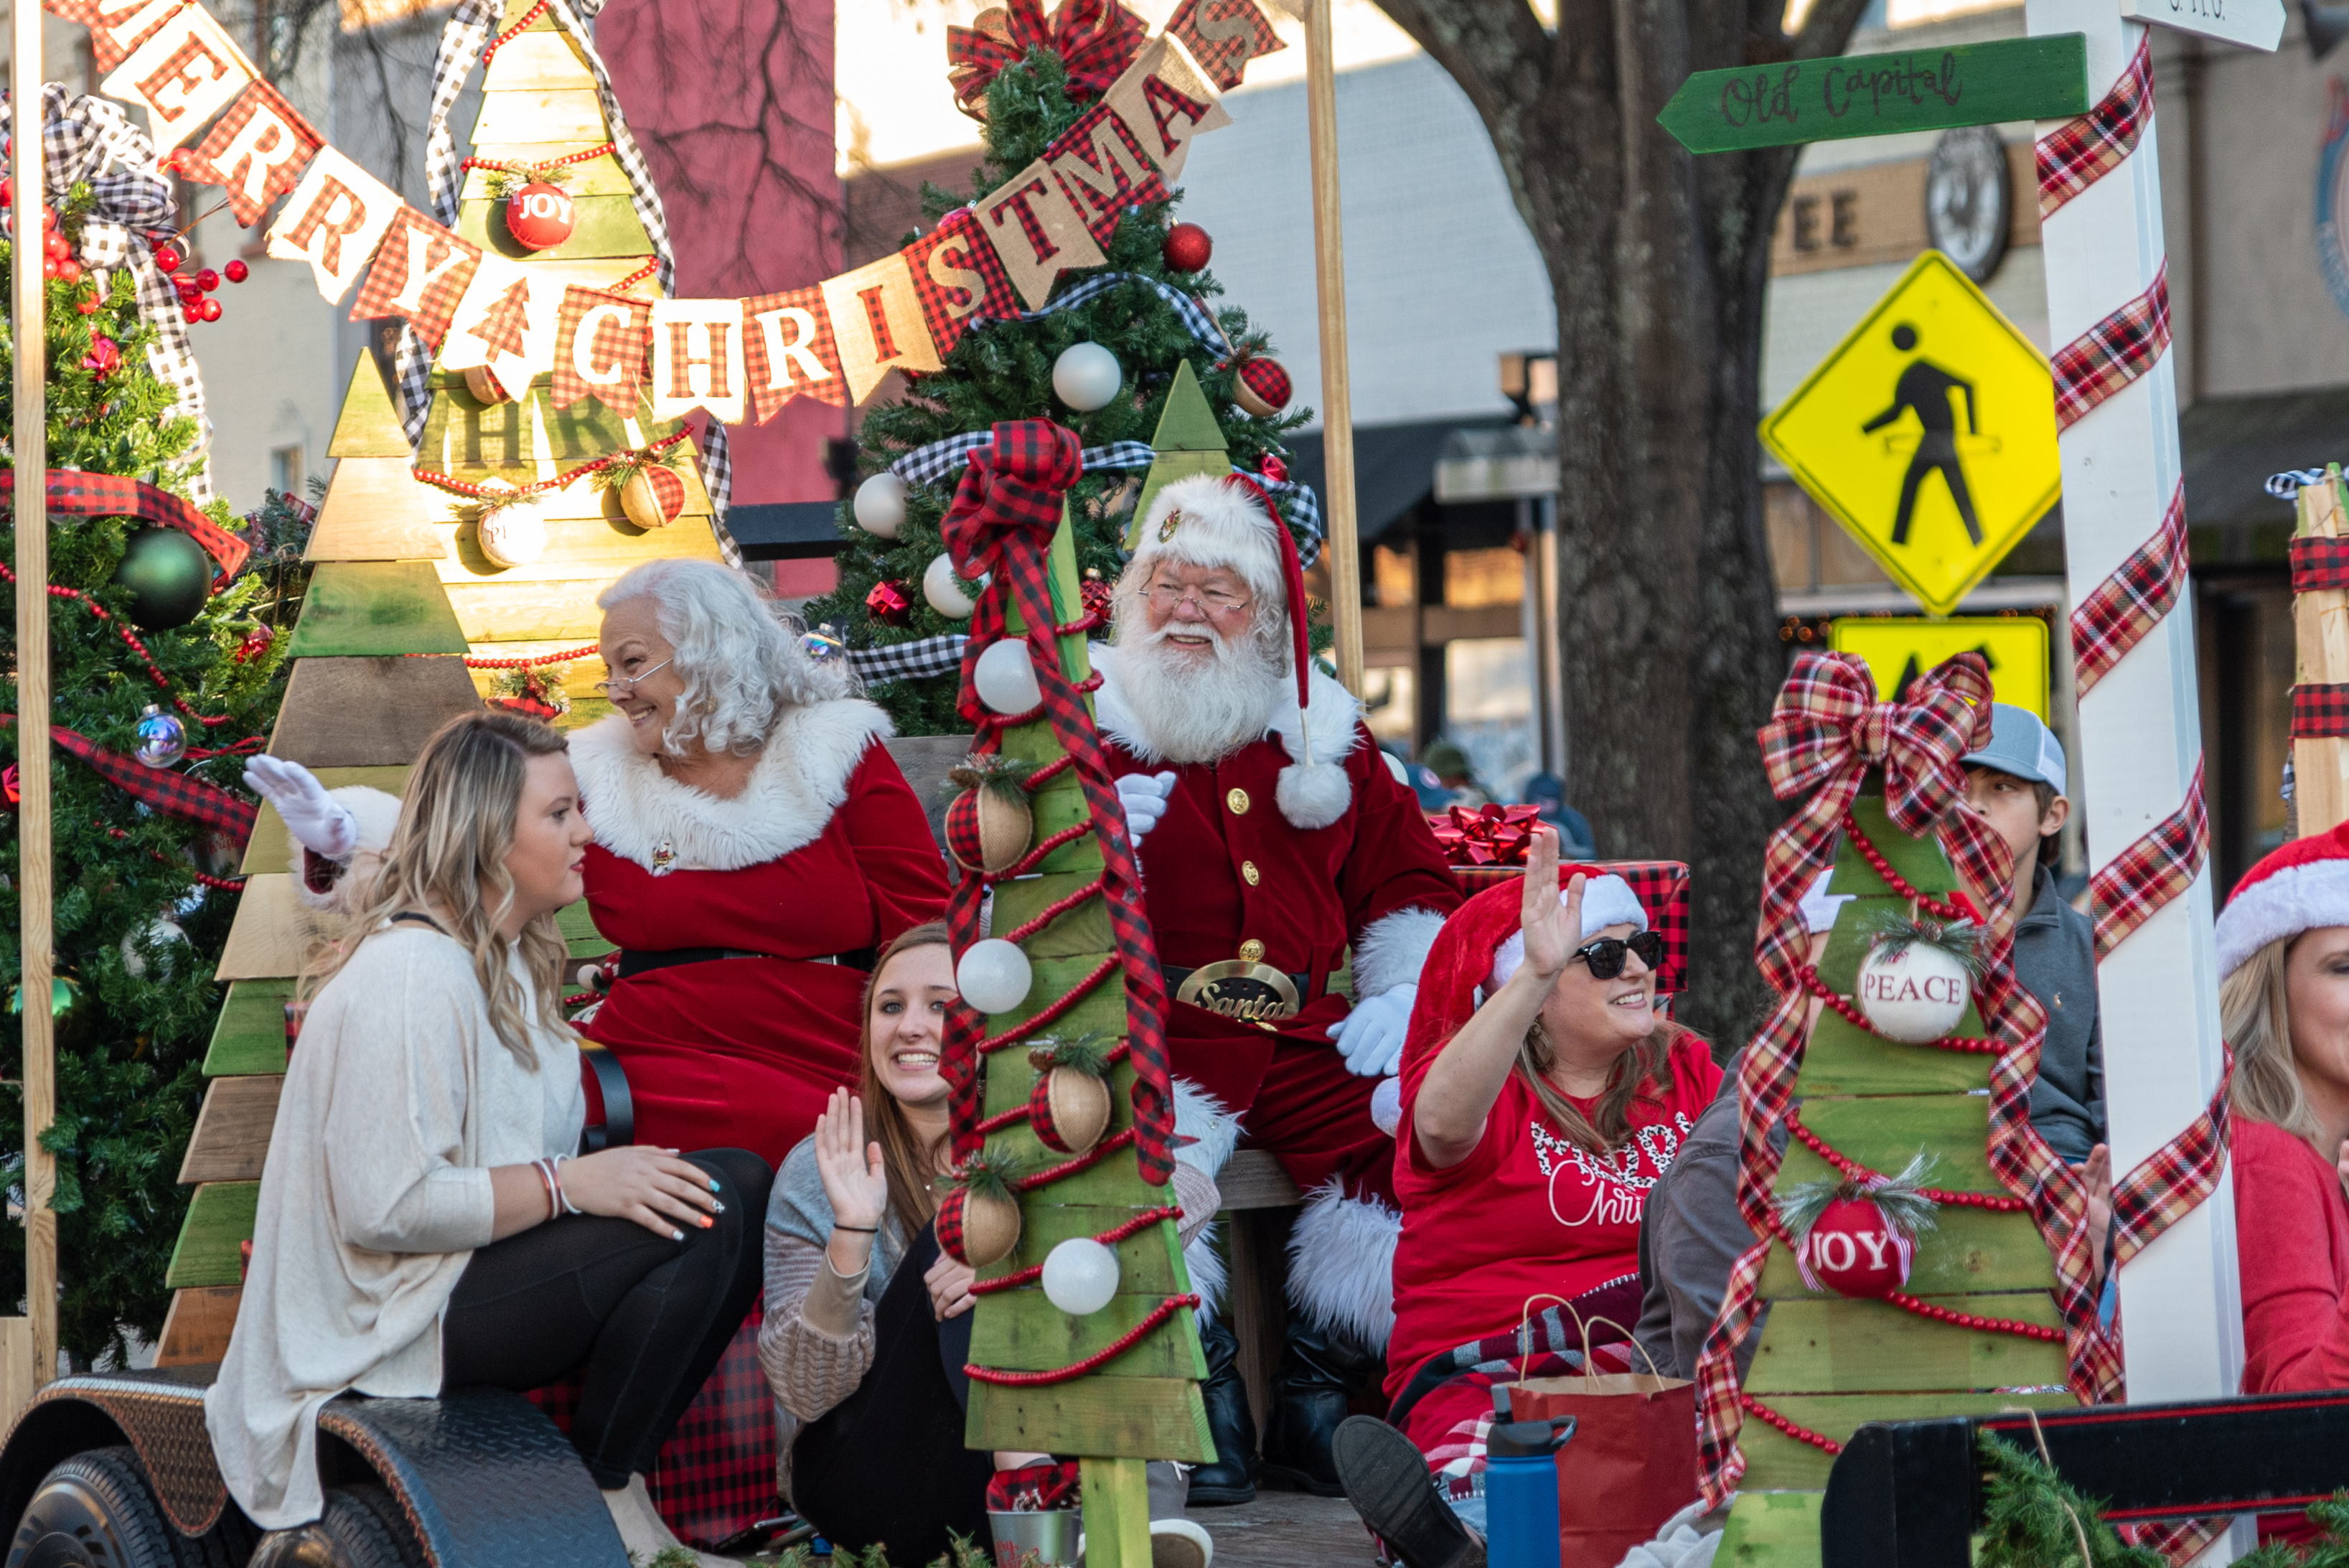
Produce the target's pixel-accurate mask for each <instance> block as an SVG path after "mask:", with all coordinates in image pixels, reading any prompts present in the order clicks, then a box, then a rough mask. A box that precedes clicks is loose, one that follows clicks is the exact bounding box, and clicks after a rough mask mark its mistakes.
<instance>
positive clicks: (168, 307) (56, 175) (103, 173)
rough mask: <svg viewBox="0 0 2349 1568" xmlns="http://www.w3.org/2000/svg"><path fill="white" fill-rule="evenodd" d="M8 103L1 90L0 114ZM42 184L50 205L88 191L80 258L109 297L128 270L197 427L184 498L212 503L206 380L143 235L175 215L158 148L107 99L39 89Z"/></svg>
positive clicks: (156, 360)
mask: <svg viewBox="0 0 2349 1568" xmlns="http://www.w3.org/2000/svg"><path fill="white" fill-rule="evenodd" d="M7 101H8V99H7V95H6V94H5V93H0V112H5V105H6V103H7ZM41 116H42V119H41V183H42V185H43V187H44V188H45V190H46V191H47V195H48V199H49V201H51V202H53V203H57V204H62V203H63V202H64V201H65V199H66V197H67V194H68V193H69V192H70V191H72V190H73V188H74V187H75V186H76V185H78V184H85V183H86V184H88V186H89V188H90V192H91V194H92V196H93V197H94V198H95V199H96V200H95V201H94V203H93V204H92V206H91V208H90V210H89V211H88V215H87V216H86V217H85V218H84V219H83V222H82V231H81V251H80V253H79V255H78V258H77V259H78V260H79V261H80V263H81V264H82V265H83V266H85V267H87V268H88V269H90V272H91V273H92V276H91V278H90V282H91V283H92V284H94V285H95V286H96V287H97V289H98V293H99V294H100V295H101V296H103V295H104V294H105V293H106V291H107V289H108V288H109V286H111V285H110V284H109V282H108V279H107V277H106V273H108V272H109V271H110V270H112V269H114V268H117V267H128V268H129V269H130V277H131V281H132V283H133V284H134V285H135V286H136V287H137V289H138V292H139V315H140V317H141V319H143V320H145V321H147V322H149V323H150V324H151V325H153V326H154V328H155V341H154V342H153V343H151V344H150V345H148V347H147V366H148V368H149V369H150V370H152V371H153V372H154V373H155V376H156V378H157V379H159V380H160V381H161V382H162V383H163V385H165V386H166V387H170V388H171V412H172V413H173V414H175V415H185V416H186V417H187V418H191V419H193V420H194V421H195V422H196V449H195V451H194V452H193V454H192V455H191V458H190V459H188V460H190V461H191V462H193V463H194V464H195V465H196V469H195V474H194V477H193V478H191V480H189V481H188V499H189V500H192V501H194V502H195V503H196V504H197V505H198V506H202V505H204V504H205V503H206V502H208V501H210V500H212V459H211V457H210V456H209V451H210V449H211V446H212V421H211V420H210V419H208V418H206V417H205V414H204V382H203V375H202V371H200V370H199V369H198V368H197V366H196V356H195V355H194V353H193V352H192V351H191V350H190V348H189V347H188V318H187V316H186V315H185V314H184V313H182V312H181V308H180V294H179V290H177V289H176V288H174V287H173V286H172V285H171V280H170V279H169V278H167V277H165V276H164V275H163V269H162V268H160V267H159V266H157V265H156V264H155V255H154V252H153V250H152V249H151V248H150V246H149V244H148V242H147V238H148V236H149V235H150V234H157V233H167V232H170V231H171V226H172V223H171V220H172V218H173V216H174V215H175V214H176V211H177V208H176V207H175V206H174V204H173V202H172V201H171V185H170V184H169V183H168V182H167V181H164V180H163V178H162V177H161V176H160V175H159V174H157V173H156V172H155V144H154V143H153V142H152V141H151V140H150V139H148V135H147V133H146V132H145V131H144V130H141V129H140V128H139V127H138V126H137V125H136V124H135V123H133V122H132V120H131V119H130V118H129V116H128V115H126V114H124V113H123V112H122V110H121V108H119V107H118V106H116V105H114V104H110V103H109V102H107V101H106V100H105V99H103V98H79V97H76V96H75V95H73V94H72V93H69V92H67V90H66V89H65V88H63V87H61V86H60V85H58V84H57V83H56V82H49V83H47V84H45V85H44V86H43V88H41Z"/></svg>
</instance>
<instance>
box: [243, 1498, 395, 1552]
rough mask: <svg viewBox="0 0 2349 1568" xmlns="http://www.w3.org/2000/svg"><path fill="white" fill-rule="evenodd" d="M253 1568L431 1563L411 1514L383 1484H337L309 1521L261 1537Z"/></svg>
mask: <svg viewBox="0 0 2349 1568" xmlns="http://www.w3.org/2000/svg"><path fill="white" fill-rule="evenodd" d="M252 1568H426V1563H425V1559H424V1549H423V1548H422V1547H421V1546H419V1545H418V1544H417V1542H416V1538H415V1536H414V1534H413V1533H412V1532H410V1531H409V1526H408V1521H407V1519H406V1518H405V1517H404V1516H403V1515H402V1514H401V1512H400V1509H399V1505H398V1503H397V1502H394V1501H392V1499H391V1494H390V1493H389V1492H388V1491H384V1489H383V1488H382V1487H380V1486H376V1485H372V1484H369V1485H364V1486H349V1487H336V1488H335V1489H334V1490H333V1491H329V1492H328V1493H326V1511H325V1512H323V1513H321V1514H320V1515H319V1516H318V1518H317V1519H316V1521H315V1522H312V1523H309V1524H300V1525H296V1526H295V1527H294V1528H293V1529H291V1530H273V1531H271V1532H269V1533H268V1534H267V1535H264V1536H263V1537H262V1538H261V1548H260V1550H259V1551H257V1552H255V1553H254V1554H253V1563H252Z"/></svg>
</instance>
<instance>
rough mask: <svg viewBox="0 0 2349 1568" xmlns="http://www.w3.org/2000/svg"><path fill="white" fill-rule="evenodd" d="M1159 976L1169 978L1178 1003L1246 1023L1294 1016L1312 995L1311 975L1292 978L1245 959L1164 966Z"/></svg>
mask: <svg viewBox="0 0 2349 1568" xmlns="http://www.w3.org/2000/svg"><path fill="white" fill-rule="evenodd" d="M1159 973H1160V974H1162V975H1164V976H1165V977H1166V985H1167V987H1168V989H1170V990H1172V991H1173V992H1174V999H1175V1000H1176V1001H1177V1002H1188V1003H1190V1004H1191V1005H1192V1006H1196V1007H1205V1008H1206V1010H1207V1011H1208V1012H1210V1013H1218V1014H1221V1015H1223V1016H1225V1017H1228V1018H1237V1019H1239V1020H1240V1021H1241V1022H1243V1023H1251V1024H1252V1023H1258V1022H1261V1021H1263V1020H1265V1019H1268V1018H1291V1017H1295V1016H1297V1015H1298V1014H1299V1013H1300V1012H1302V1011H1304V1008H1305V1004H1306V1002H1307V1001H1308V1000H1309V999H1310V997H1311V996H1312V995H1313V976H1311V975H1292V974H1289V973H1287V972H1286V971H1283V970H1279V969H1275V968H1274V967H1273V966H1272V965H1269V964H1253V963H1250V962H1249V961H1247V959H1244V958H1226V959H1224V960H1222V961H1220V962H1218V963H1215V964H1202V965H1199V966H1198V967H1197V968H1195V969H1185V968H1183V967H1181V966H1180V965H1160V966H1159Z"/></svg>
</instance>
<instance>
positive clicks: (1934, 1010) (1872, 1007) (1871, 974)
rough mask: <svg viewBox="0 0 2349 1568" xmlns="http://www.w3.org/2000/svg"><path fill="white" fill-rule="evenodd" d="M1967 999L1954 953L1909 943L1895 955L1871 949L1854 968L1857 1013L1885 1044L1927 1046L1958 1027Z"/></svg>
mask: <svg viewBox="0 0 2349 1568" xmlns="http://www.w3.org/2000/svg"><path fill="white" fill-rule="evenodd" d="M1972 995H1973V984H1972V977H1971V975H1968V974H1967V973H1966V966H1965V965H1964V963H1963V962H1961V960H1960V959H1959V958H1958V956H1957V954H1953V953H1951V952H1949V951H1947V950H1946V949H1943V948H1939V947H1928V946H1926V945H1925V944H1923V943H1921V942H1912V943H1910V944H1909V945H1908V946H1906V947H1904V948H1902V949H1901V950H1900V951H1899V953H1898V954H1889V953H1887V952H1886V951H1885V950H1884V949H1883V948H1882V947H1877V948H1873V949H1871V950H1870V951H1869V953H1868V956H1867V957H1866V958H1864V959H1862V960H1861V961H1860V965H1859V1010H1860V1012H1861V1013H1862V1014H1864V1015H1865V1016H1867V1018H1868V1024H1869V1025H1870V1026H1872V1027H1873V1028H1874V1029H1875V1030H1876V1032H1877V1033H1878V1034H1879V1035H1882V1036H1883V1037H1885V1038H1886V1039H1889V1040H1899V1042H1900V1043H1901V1044H1903V1045H1907V1046H1923V1045H1930V1044H1931V1043H1932V1042H1933V1041H1935V1040H1938V1039H1940V1038H1941V1037H1943V1036H1945V1035H1947V1034H1948V1033H1949V1032H1950V1031H1951V1029H1954V1028H1956V1027H1957V1026H1958V1020H1959V1019H1960V1018H1961V1017H1963V1016H1965V1012H1966V1003H1967V1001H1968V1000H1969V999H1970V998H1971V996H1972Z"/></svg>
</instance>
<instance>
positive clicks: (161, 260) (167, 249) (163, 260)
mask: <svg viewBox="0 0 2349 1568" xmlns="http://www.w3.org/2000/svg"><path fill="white" fill-rule="evenodd" d="M186 259H187V258H186V257H184V256H182V255H181V254H180V253H179V252H177V251H175V250H173V249H172V248H171V246H169V245H158V246H156V247H155V265H156V266H158V267H159V268H160V269H161V270H162V271H163V273H165V274H166V275H169V274H170V273H176V272H178V271H179V270H180V263H181V262H183V261H185V260H186Z"/></svg>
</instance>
